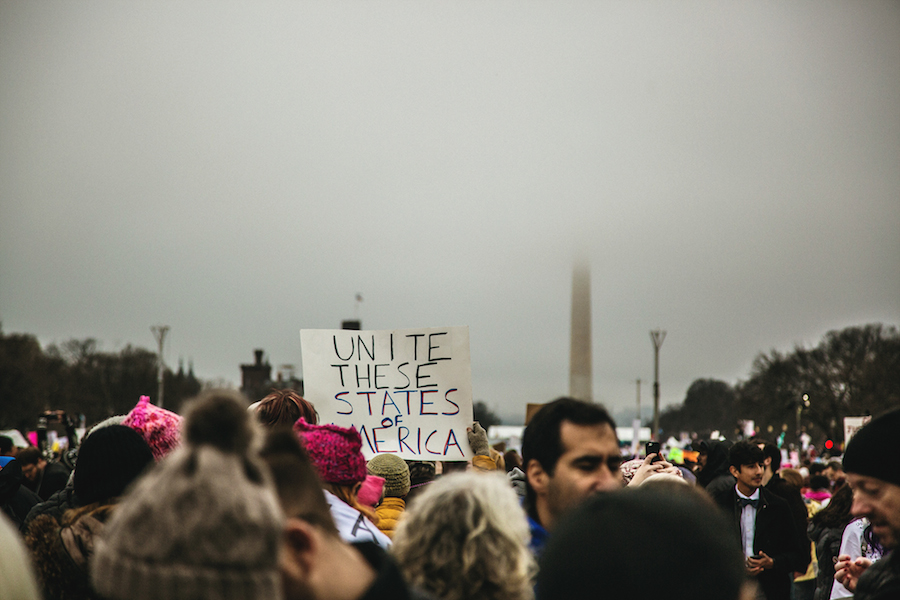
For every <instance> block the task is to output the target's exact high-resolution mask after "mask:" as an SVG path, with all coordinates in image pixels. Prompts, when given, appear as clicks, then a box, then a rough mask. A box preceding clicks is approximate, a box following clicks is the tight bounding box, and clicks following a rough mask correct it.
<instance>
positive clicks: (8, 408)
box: [0, 329, 203, 431]
mask: <svg viewBox="0 0 900 600" xmlns="http://www.w3.org/2000/svg"><path fill="white" fill-rule="evenodd" d="M156 359H157V356H156V353H154V352H150V351H148V350H145V349H143V348H137V347H134V346H131V345H128V346H126V347H125V348H123V349H122V350H120V351H118V352H103V351H101V350H100V348H99V345H98V343H97V341H96V340H95V339H84V340H74V339H73V340H69V341H67V342H64V343H62V344H60V345H50V346H48V347H47V348H46V349H42V348H41V345H40V343H39V342H38V340H37V338H36V337H35V336H33V335H28V334H8V335H5V334H4V333H3V331H2V329H0V429H19V430H21V431H32V430H34V429H35V426H36V424H37V419H38V417H39V416H40V415H41V414H42V413H43V412H44V411H48V410H63V411H65V412H66V413H67V414H68V415H69V416H71V417H74V418H77V417H78V416H79V415H82V414H83V415H84V417H85V422H86V423H87V424H88V425H90V424H92V423H94V422H97V421H100V420H102V419H105V418H106V417H109V416H112V415H119V414H125V413H127V412H128V411H129V410H131V409H132V408H133V407H134V405H135V404H137V401H138V399H139V398H140V397H141V396H142V395H147V396H150V398H151V400H152V401H153V402H154V403H158V402H157V399H156V395H157V388H158V383H157V362H156ZM164 385H165V391H164V394H165V397H164V405H165V407H166V408H167V409H170V410H174V411H176V412H177V411H178V410H179V409H180V408H181V405H182V403H183V402H184V401H185V400H187V399H188V398H191V397H193V396H195V395H196V394H197V393H199V392H200V389H201V388H202V386H203V383H202V382H201V381H200V380H198V379H197V378H196V377H194V374H193V372H192V369H189V370H188V372H185V371H184V369H183V368H182V367H179V369H178V371H176V372H173V371H172V370H170V369H166V370H165V374H164Z"/></svg>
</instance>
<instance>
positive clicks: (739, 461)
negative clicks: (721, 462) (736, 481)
mask: <svg viewBox="0 0 900 600" xmlns="http://www.w3.org/2000/svg"><path fill="white" fill-rule="evenodd" d="M765 460H766V455H765V454H764V453H763V451H762V450H761V449H760V447H759V446H757V445H756V444H754V443H753V442H748V441H747V440H742V441H740V442H737V443H735V445H734V446H732V447H731V448H730V449H729V450H728V465H729V466H731V467H734V468H735V469H737V470H738V471H740V470H741V467H742V466H743V465H756V464H761V463H763V462H765Z"/></svg>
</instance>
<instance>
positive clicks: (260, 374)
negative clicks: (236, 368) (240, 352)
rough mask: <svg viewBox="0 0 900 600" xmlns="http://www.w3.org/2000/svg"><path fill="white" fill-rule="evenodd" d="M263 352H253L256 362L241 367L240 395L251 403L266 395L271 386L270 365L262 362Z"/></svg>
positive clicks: (259, 350) (259, 349) (266, 361)
mask: <svg viewBox="0 0 900 600" xmlns="http://www.w3.org/2000/svg"><path fill="white" fill-rule="evenodd" d="M263 354H264V352H263V350H262V349H261V348H257V349H256V350H254V351H253V355H254V356H255V358H256V360H255V362H254V363H253V364H249V365H241V393H242V394H244V395H245V396H247V398H249V399H250V400H251V401H252V402H256V401H257V400H259V399H260V398H262V397H263V396H265V395H266V394H267V393H268V390H269V388H270V387H271V384H272V365H270V364H269V361H268V360H265V361H263Z"/></svg>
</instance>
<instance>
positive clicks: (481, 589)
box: [391, 472, 535, 600]
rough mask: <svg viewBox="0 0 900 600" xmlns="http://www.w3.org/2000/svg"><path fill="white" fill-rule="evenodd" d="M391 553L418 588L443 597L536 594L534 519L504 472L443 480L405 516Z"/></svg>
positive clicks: (496, 598) (488, 599)
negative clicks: (527, 514) (529, 517)
mask: <svg viewBox="0 0 900 600" xmlns="http://www.w3.org/2000/svg"><path fill="white" fill-rule="evenodd" d="M391 552H392V553H393V555H394V557H395V558H396V559H397V562H398V563H399V565H400V570H401V571H402V572H403V575H404V576H405V577H406V579H407V580H408V581H409V582H410V584H411V585H414V586H416V587H418V588H420V589H422V590H424V591H426V592H429V593H431V594H433V595H434V596H436V597H438V598H441V600H468V599H479V600H480V599H484V600H525V599H529V598H532V597H533V595H532V588H531V583H532V582H531V578H532V576H533V575H534V573H535V566H534V559H533V558H532V556H531V551H530V550H529V549H528V523H527V521H526V519H525V513H524V511H523V510H522V508H521V507H520V506H519V502H518V497H517V496H516V493H515V492H514V491H513V489H512V487H511V486H510V484H509V481H508V480H507V479H506V477H504V476H503V475H501V474H495V473H476V472H468V473H454V474H452V475H447V476H444V477H441V478H440V479H438V480H436V481H435V482H434V483H432V484H431V485H429V486H428V489H426V490H425V491H424V492H422V495H421V496H419V497H418V498H417V499H416V502H415V504H414V505H413V506H412V507H411V508H410V509H409V510H407V511H406V512H405V513H404V516H403V519H402V520H401V521H400V524H399V525H398V528H397V532H396V533H395V534H394V545H393V546H392V547H391Z"/></svg>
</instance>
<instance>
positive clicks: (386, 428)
mask: <svg viewBox="0 0 900 600" xmlns="http://www.w3.org/2000/svg"><path fill="white" fill-rule="evenodd" d="M300 347H301V355H302V360H303V390H304V392H303V395H304V397H305V398H306V399H307V400H309V401H310V402H312V403H313V405H315V407H316V411H318V413H319V423H334V424H335V425H340V426H341V427H350V426H353V427H355V428H356V430H357V431H358V432H359V433H360V437H361V438H362V451H363V455H365V457H366V459H370V458H372V457H373V456H375V455H376V454H381V453H385V452H390V453H394V454H396V455H397V456H399V457H401V458H403V459H407V460H449V461H454V460H456V461H459V460H466V459H468V458H471V456H472V451H471V449H470V448H469V441H468V437H467V436H466V427H470V426H471V425H472V372H471V361H470V357H469V328H468V327H444V328H423V329H397V330H382V331H371V330H370V331H353V330H347V329H303V330H301V331H300Z"/></svg>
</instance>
